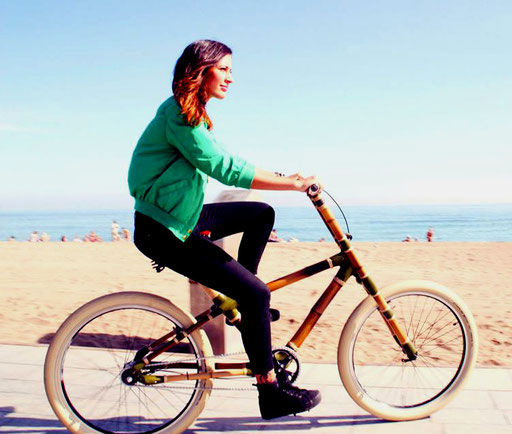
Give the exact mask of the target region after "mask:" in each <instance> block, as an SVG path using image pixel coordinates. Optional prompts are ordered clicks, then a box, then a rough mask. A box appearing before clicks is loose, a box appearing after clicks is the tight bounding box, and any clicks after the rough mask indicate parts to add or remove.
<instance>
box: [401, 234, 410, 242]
mask: <svg viewBox="0 0 512 434" xmlns="http://www.w3.org/2000/svg"><path fill="white" fill-rule="evenodd" d="M411 241H412V238H411V236H410V235H407V236H406V237H405V238H404V239H403V240H402V242H403V243H410V242H411Z"/></svg>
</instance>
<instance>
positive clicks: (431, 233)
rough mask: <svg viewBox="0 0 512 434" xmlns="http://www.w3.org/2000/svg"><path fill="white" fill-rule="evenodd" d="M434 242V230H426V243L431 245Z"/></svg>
mask: <svg viewBox="0 0 512 434" xmlns="http://www.w3.org/2000/svg"><path fill="white" fill-rule="evenodd" d="M432 241H434V228H428V231H427V242H428V243H431V242H432Z"/></svg>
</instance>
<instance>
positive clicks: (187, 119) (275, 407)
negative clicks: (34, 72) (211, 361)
mask: <svg viewBox="0 0 512 434" xmlns="http://www.w3.org/2000/svg"><path fill="white" fill-rule="evenodd" d="M231 53H232V52H231V49H230V48H229V47H227V46H226V45H224V44H222V43H220V42H217V41H211V40H199V41H195V42H193V43H192V44H190V45H188V46H187V47H186V48H185V50H184V51H183V54H182V55H181V57H180V58H179V59H178V61H177V62H176V65H175V68H174V77H173V82H172V91H173V95H172V96H171V97H169V98H168V99H167V100H166V101H164V102H163V103H162V104H161V105H160V107H159V108H158V110H157V112H156V116H155V117H154V119H153V120H152V121H151V122H150V123H149V125H148V126H147V128H146V129H145V131H144V132H143V134H142V136H141V138H140V139H139V141H138V143H137V146H136V147H135V150H134V152H133V155H132V160H131V164H130V169H129V173H128V183H129V188H130V194H131V195H132V196H133V197H134V198H135V232H134V242H135V245H136V247H137V248H138V249H139V250H140V251H141V252H142V253H143V254H144V255H146V256H147V257H149V258H150V259H152V260H153V261H155V263H156V264H158V265H159V266H165V267H168V268H170V269H172V270H174V271H176V272H178V273H180V274H183V275H185V276H186V277H188V278H189V279H192V280H194V281H196V282H199V283H201V284H202V285H204V286H207V287H210V288H213V289H216V290H218V291H221V292H222V293H224V294H226V295H227V296H229V297H232V298H234V299H235V300H237V302H238V304H239V310H240V312H241V314H242V320H241V326H240V329H241V334H242V341H243V344H244V347H245V350H246V352H247V355H248V357H249V361H250V367H251V371H252V372H253V373H254V375H255V377H256V382H257V385H256V386H257V388H258V392H259V397H258V400H259V406H260V411H261V415H262V417H263V418H264V419H272V418H276V417H281V416H285V415H288V414H292V413H299V412H302V411H306V410H310V409H311V408H313V407H314V406H315V405H317V404H318V403H319V402H320V392H319V391H317V390H306V389H299V388H297V387H294V386H292V385H291V384H288V383H287V382H286V381H285V380H283V379H281V378H279V379H277V378H276V374H275V372H274V365H273V360H272V353H271V336H270V313H269V309H270V291H269V289H268V287H267V286H266V285H265V284H264V283H263V282H262V281H261V280H260V279H259V278H258V277H256V273H257V271H258V264H259V262H260V259H261V256H262V254H263V251H264V249H265V246H266V243H267V241H268V239H269V235H270V233H271V230H272V227H273V224H274V210H273V209H272V208H271V207H270V206H269V205H267V204H265V203H261V202H229V203H215V204H206V205H203V200H204V189H205V186H206V182H207V177H210V176H211V177H212V178H215V179H217V180H218V181H220V182H222V183H224V184H226V185H231V186H236V187H241V188H246V189H261V190H293V191H300V192H305V191H306V190H307V189H308V188H309V187H310V186H311V185H313V184H319V181H318V179H317V178H315V177H314V176H309V177H302V176H300V175H299V174H296V175H291V176H278V175H279V174H276V173H274V172H269V171H265V170H263V169H260V168H257V167H255V166H254V165H252V164H251V163H249V162H247V161H245V160H244V159H242V158H240V157H239V156H237V155H234V154H231V153H229V152H228V151H227V150H225V149H224V147H223V146H222V145H221V144H220V143H219V142H217V141H216V139H215V137H214V136H213V134H212V131H211V130H212V121H211V119H210V118H209V116H208V114H207V112H206V104H207V102H208V101H209V100H210V99H211V98H216V99H220V100H222V99H224V98H225V97H226V94H227V91H228V88H229V86H230V85H231V84H232V83H233V76H232V72H231ZM204 231H208V232H209V233H210V236H209V237H206V236H202V235H201V232H204ZM240 232H241V233H243V236H242V240H241V243H240V248H239V252H238V258H237V260H235V259H233V258H232V257H231V256H229V255H228V254H227V253H226V252H225V251H224V250H222V249H221V248H220V247H218V246H217V245H215V244H214V243H213V242H214V241H215V240H217V239H219V238H223V237H226V236H228V235H231V234H234V233H240Z"/></svg>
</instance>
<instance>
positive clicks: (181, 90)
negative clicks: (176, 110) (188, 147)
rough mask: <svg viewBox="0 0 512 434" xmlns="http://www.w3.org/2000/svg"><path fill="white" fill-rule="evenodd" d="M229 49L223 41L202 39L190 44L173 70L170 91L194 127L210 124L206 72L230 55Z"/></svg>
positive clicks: (186, 118)
mask: <svg viewBox="0 0 512 434" xmlns="http://www.w3.org/2000/svg"><path fill="white" fill-rule="evenodd" d="M231 53H232V51H231V48H229V47H228V46H227V45H224V44H223V43H222V42H217V41H211V40H209V39H202V40H199V41H195V42H192V43H191V44H190V45H188V46H187V48H185V50H183V54H182V55H181V56H180V58H179V59H178V61H177V62H176V66H175V67H174V78H173V80H172V91H173V93H174V98H175V99H176V102H177V103H178V104H179V105H180V107H181V113H182V114H183V116H184V117H185V120H186V121H187V123H188V124H189V125H191V126H193V127H195V126H197V125H199V124H200V123H201V122H206V124H207V125H208V129H211V128H212V121H211V120H210V118H209V117H208V114H207V113H206V107H205V106H206V101H207V97H208V95H207V93H206V87H205V85H206V79H205V78H206V73H207V72H208V70H209V69H210V68H211V67H212V66H214V65H216V64H217V62H219V61H220V60H221V59H222V58H223V57H224V56H226V55H227V54H231Z"/></svg>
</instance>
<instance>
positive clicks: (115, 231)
mask: <svg viewBox="0 0 512 434" xmlns="http://www.w3.org/2000/svg"><path fill="white" fill-rule="evenodd" d="M119 227H120V226H119V223H117V221H115V220H114V221H113V222H112V224H111V225H110V233H111V235H112V241H121V236H120V235H119Z"/></svg>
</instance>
